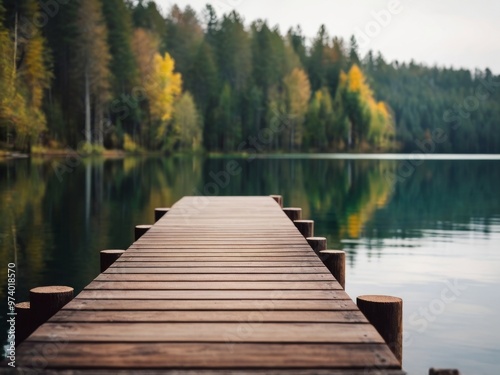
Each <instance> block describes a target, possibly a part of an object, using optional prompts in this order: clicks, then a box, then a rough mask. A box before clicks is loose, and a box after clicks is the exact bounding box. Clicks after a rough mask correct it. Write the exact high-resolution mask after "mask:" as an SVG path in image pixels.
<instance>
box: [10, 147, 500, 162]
mask: <svg viewBox="0 0 500 375" xmlns="http://www.w3.org/2000/svg"><path fill="white" fill-rule="evenodd" d="M194 155H198V156H200V155H202V156H205V157H209V158H220V159H225V158H231V157H232V158H239V159H252V160H254V159H303V158H307V159H354V160H356V159H363V160H370V159H386V160H415V161H423V160H447V159H472V160H500V153H499V154H481V153H475V154H463V153H460V154H459V153H456V154H449V153H428V154H427V153H421V154H419V155H415V154H414V153H412V154H409V153H402V152H393V153H387V152H380V153H376V152H339V153H333V152H330V153H316V152H310V153H307V152H301V153H293V154H291V153H281V152H275V153H262V154H258V153H257V154H253V153H237V152H236V153H233V152H229V153H221V152H207V153H182V152H177V153H173V154H170V155H168V156H169V157H185V156H194ZM152 156H153V157H154V156H160V157H166V156H167V155H164V154H161V153H159V152H154V151H151V152H142V153H127V152H126V151H123V150H105V151H104V152H102V153H99V154H81V153H78V152H77V151H68V149H64V150H46V151H43V152H34V153H31V154H27V153H22V152H15V151H5V150H0V160H1V159H29V158H64V157H79V158H100V157H102V158H105V159H121V158H126V157H152Z"/></svg>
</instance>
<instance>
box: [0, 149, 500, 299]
mask: <svg viewBox="0 0 500 375" xmlns="http://www.w3.org/2000/svg"><path fill="white" fill-rule="evenodd" d="M60 162H61V161H60V160H41V159H40V160H36V159H35V160H31V161H30V160H18V161H2V162H0V206H1V213H2V214H1V215H0V259H1V260H2V264H6V263H8V262H10V261H12V260H14V259H15V258H16V256H17V263H18V266H19V272H20V273H19V274H20V280H19V286H20V293H21V295H22V294H24V295H25V296H27V290H29V288H31V287H33V286H36V285H42V284H48V283H61V282H64V283H66V284H69V285H73V286H75V287H76V288H77V289H78V288H81V287H83V286H85V285H86V284H87V283H88V282H89V281H90V279H92V277H94V276H95V275H96V274H97V272H98V262H99V259H98V251H99V250H100V249H103V248H109V247H114V248H126V247H128V246H129V245H130V243H131V242H132V239H133V238H132V228H133V226H134V225H136V224H138V223H151V222H152V219H153V210H154V208H155V207H158V206H169V205H171V204H173V203H174V202H175V201H177V200H178V199H180V198H181V197H182V196H184V195H191V194H197V193H200V192H201V193H202V192H203V191H204V187H205V186H206V184H207V183H210V182H214V175H216V174H218V173H220V172H221V171H224V170H226V166H227V164H228V163H229V162H237V163H238V166H239V167H240V168H241V171H240V173H238V174H236V175H234V176H231V177H230V179H229V180H228V181H224V182H227V186H225V185H226V184H225V183H224V184H223V185H224V186H220V190H219V191H218V194H220V195H268V194H273V193H279V194H282V195H283V196H284V197H285V201H286V205H290V206H298V207H302V208H303V214H304V217H305V218H313V219H314V220H315V221H316V233H317V234H318V235H325V236H327V237H328V242H329V245H330V247H332V248H341V247H343V246H344V247H347V248H348V250H349V251H350V254H351V258H353V257H355V256H356V248H357V242H356V241H357V240H359V239H363V241H365V243H367V244H368V247H370V246H373V247H377V246H378V247H380V243H381V241H382V240H383V239H386V238H403V239H404V238H408V237H417V238H418V237H419V236H422V235H423V234H422V229H436V228H439V229H450V228H455V227H457V226H460V225H466V224H468V223H469V222H470V218H471V217H477V218H480V220H482V223H483V228H484V230H485V231H487V230H488V223H489V220H491V219H492V218H493V217H494V215H498V213H499V212H500V200H499V199H498V186H499V179H500V174H499V173H498V170H499V169H498V166H499V163H498V162H478V161H471V162H465V161H435V162H433V161H426V162H425V163H424V164H423V165H422V166H420V167H418V168H417V169H416V171H415V173H414V174H413V175H412V176H411V177H409V178H408V179H407V180H406V181H405V182H404V183H400V184H397V185H396V186H395V187H394V186H392V185H391V183H390V182H389V181H388V180H387V178H386V174H387V172H392V171H393V170H394V169H395V168H396V167H397V163H398V162H396V161H380V160H366V161H362V160H303V159H302V160H301V159H288V160H279V159H271V160H263V159H256V160H246V159H231V158H212V159H201V158H191V157H183V158H182V157H177V158H125V159H116V160H104V159H86V160H84V161H82V163H81V164H80V165H79V166H78V167H76V168H75V169H74V171H73V172H72V173H68V174H65V175H64V176H63V179H62V181H60V180H59V179H58V178H57V175H56V174H55V172H54V165H55V164H56V163H60ZM393 188H394V190H393ZM497 219H498V216H497ZM346 240H351V241H346ZM5 272H6V271H5V270H4V269H2V270H0V290H1V292H0V293H3V294H1V296H2V297H5V295H4V293H5V282H6V278H5V277H4V276H5V275H4V274H5Z"/></svg>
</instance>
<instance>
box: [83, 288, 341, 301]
mask: <svg viewBox="0 0 500 375" xmlns="http://www.w3.org/2000/svg"><path fill="white" fill-rule="evenodd" d="M76 298H85V299H135V300H142V299H203V300H209V299H240V300H241V299H260V300H275V299H289V300H294V299H299V300H304V299H345V298H348V297H347V294H346V293H345V292H344V291H340V290H339V291H323V290H270V291H269V290H268V291H265V290H86V289H84V290H83V291H82V292H81V293H80V294H79V295H78V296H76Z"/></svg>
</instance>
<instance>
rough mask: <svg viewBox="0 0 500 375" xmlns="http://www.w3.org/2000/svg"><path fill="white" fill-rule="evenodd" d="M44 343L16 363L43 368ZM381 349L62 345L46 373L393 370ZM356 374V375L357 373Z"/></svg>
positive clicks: (25, 348)
mask: <svg viewBox="0 0 500 375" xmlns="http://www.w3.org/2000/svg"><path fill="white" fill-rule="evenodd" d="M47 350H48V347H47V343H37V342H26V343H24V344H22V346H21V350H19V351H18V354H17V360H18V362H19V363H25V364H31V363H34V364H37V363H43V364H45V363H47V357H46V355H44V354H43V353H45V352H46V351H47ZM391 354H392V353H391V352H390V350H389V348H388V347H387V345H385V344H319V345H318V344H302V345H300V344H283V343H282V344H266V345H261V344H248V343H246V344H238V343H231V342H228V343H221V344H202V343H173V344H169V343H95V344H93V345H82V344H81V343H65V344H64V345H60V346H58V347H57V355H55V356H53V357H50V362H49V363H48V365H49V366H48V367H49V368H58V367H62V368H103V369H106V368H108V369H109V368H117V369H130V368H135V369H155V368H156V369H160V368H161V369H169V368H175V369H182V368H191V369H224V368H226V369H227V368H229V369H245V370H249V369H250V368H258V369H266V368H283V369H294V368H295V369H296V368H299V369H300V368H323V369H325V368H328V369H342V368H351V369H352V368H354V369H358V371H361V373H362V371H364V370H365V369H366V370H369V369H378V370H380V369H384V368H387V369H398V368H399V364H398V363H397V361H396V359H395V358H392V357H391ZM358 373H359V372H358Z"/></svg>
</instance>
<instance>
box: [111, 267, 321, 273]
mask: <svg viewBox="0 0 500 375" xmlns="http://www.w3.org/2000/svg"><path fill="white" fill-rule="evenodd" d="M106 273H107V274H114V273H118V274H123V273H136V274H137V273H138V274H148V273H155V274H162V273H168V274H174V273H182V274H224V273H226V274H228V273H230V274H234V273H241V274H254V273H260V274H265V273H270V274H321V273H324V274H327V273H329V271H328V270H327V269H326V268H325V267H311V266H290V267H171V268H170V267H114V266H111V267H109V268H108V269H107V270H106Z"/></svg>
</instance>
